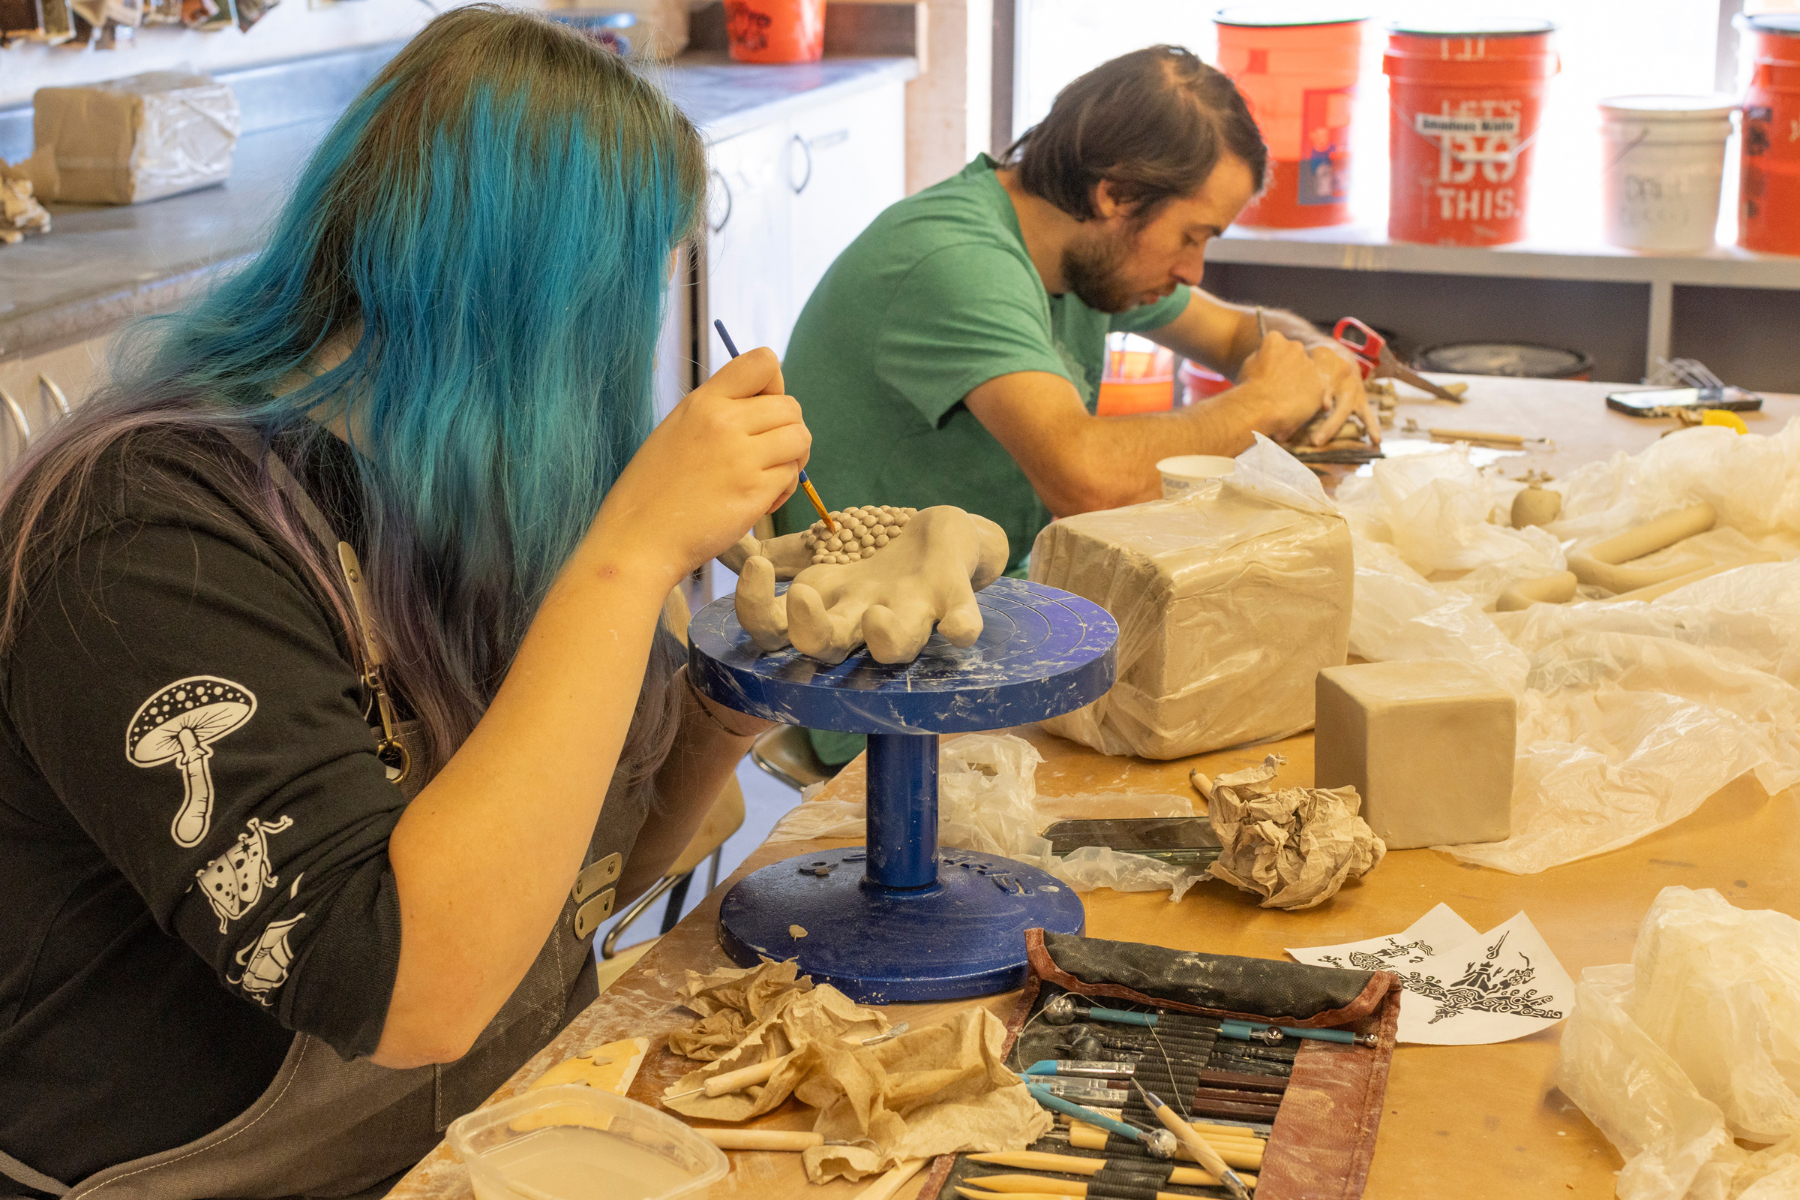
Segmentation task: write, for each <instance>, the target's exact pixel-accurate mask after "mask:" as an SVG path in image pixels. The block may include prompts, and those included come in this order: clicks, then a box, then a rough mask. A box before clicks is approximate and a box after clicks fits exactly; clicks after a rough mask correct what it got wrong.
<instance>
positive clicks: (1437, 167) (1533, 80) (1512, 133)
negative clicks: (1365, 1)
mask: <svg viewBox="0 0 1800 1200" xmlns="http://www.w3.org/2000/svg"><path fill="white" fill-rule="evenodd" d="M1555 28H1556V26H1555V25H1554V24H1553V23H1552V22H1550V21H1544V20H1538V19H1536V18H1531V17H1525V18H1511V17H1498V18H1494V19H1491V20H1480V19H1476V20H1470V21H1460V22H1459V21H1445V22H1430V21H1410V22H1399V21H1396V22H1395V23H1393V24H1392V25H1389V26H1388V49H1387V54H1386V55H1385V56H1384V57H1383V59H1382V67H1381V69H1382V70H1383V71H1384V72H1386V74H1387V76H1388V161H1389V164H1390V166H1389V169H1390V171H1391V173H1392V174H1391V180H1390V188H1389V195H1388V236H1389V237H1390V238H1392V239H1394V240H1395V241H1399V242H1422V243H1425V244H1427V245H1436V246H1497V245H1501V244H1503V243H1506V242H1516V241H1518V240H1520V239H1521V238H1523V237H1524V236H1525V212H1526V203H1527V199H1528V191H1529V185H1530V182H1531V161H1532V152H1531V151H1532V144H1533V143H1534V142H1535V141H1536V140H1537V132H1538V116H1539V113H1540V112H1541V111H1542V109H1543V104H1544V92H1545V90H1546V89H1547V88H1548V87H1549V84H1550V77H1551V76H1552V75H1554V74H1556V71H1557V60H1556V52H1555V51H1554V50H1552V49H1551V48H1550V34H1551V31H1552V30H1554V29H1555Z"/></svg>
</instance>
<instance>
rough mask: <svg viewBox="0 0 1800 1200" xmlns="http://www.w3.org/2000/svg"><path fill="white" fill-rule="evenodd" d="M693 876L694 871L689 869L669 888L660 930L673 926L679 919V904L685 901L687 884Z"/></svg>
mask: <svg viewBox="0 0 1800 1200" xmlns="http://www.w3.org/2000/svg"><path fill="white" fill-rule="evenodd" d="M693 878H694V873H693V872H692V871H689V872H688V873H687V874H686V875H683V876H680V877H679V878H677V879H676V880H675V886H674V887H672V888H670V889H669V906H668V907H667V908H665V909H663V920H662V931H663V932H664V933H667V932H669V930H671V929H673V928H675V925H676V923H677V922H678V921H680V920H681V906H682V905H683V904H685V903H687V894H688V884H689V883H690V882H692V880H693Z"/></svg>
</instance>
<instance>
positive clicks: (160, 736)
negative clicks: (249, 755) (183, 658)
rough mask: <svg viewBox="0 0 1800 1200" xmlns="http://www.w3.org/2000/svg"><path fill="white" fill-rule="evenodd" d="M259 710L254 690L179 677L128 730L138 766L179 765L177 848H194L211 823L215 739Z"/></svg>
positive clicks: (128, 748) (173, 829) (128, 751)
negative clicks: (253, 693) (208, 761)
mask: <svg viewBox="0 0 1800 1200" xmlns="http://www.w3.org/2000/svg"><path fill="white" fill-rule="evenodd" d="M255 712H256V697H255V696H254V695H252V694H251V692H250V689H248V688H246V687H242V686H240V685H238V684H235V683H233V682H231V680H229V679H219V678H217V677H216V676H212V675H191V676H189V677H188V678H186V679H177V680H176V681H175V682H174V683H171V684H169V685H168V686H167V687H165V688H163V689H162V690H161V691H159V692H157V693H156V694H155V695H154V696H152V697H150V698H149V699H148V700H146V701H144V703H143V706H142V707H140V708H139V709H138V710H137V715H136V716H134V717H132V718H131V724H130V725H129V726H128V727H127V728H126V732H125V757H126V758H128V759H130V760H131V762H132V763H133V764H135V765H136V766H140V767H156V766H161V765H162V764H163V763H166V762H172V763H174V764H176V765H177V766H178V767H180V768H181V811H179V812H177V813H176V814H175V820H174V822H173V823H172V824H171V825H170V826H169V836H171V837H173V838H174V839H175V844H176V845H178V846H195V845H198V844H199V843H200V839H201V838H204V837H205V836H206V831H207V829H209V828H210V827H211V826H212V802H213V781H212V769H211V768H210V767H209V766H208V765H207V760H209V759H210V758H212V755H213V752H212V743H214V742H216V741H218V740H219V739H220V738H222V737H224V736H225V735H226V734H228V733H230V732H231V731H232V730H234V729H237V728H238V727H239V726H241V725H243V724H244V722H246V721H248V720H249V719H250V717H251V715H252V714H254V713H255Z"/></svg>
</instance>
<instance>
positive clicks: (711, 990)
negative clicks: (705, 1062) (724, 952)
mask: <svg viewBox="0 0 1800 1200" xmlns="http://www.w3.org/2000/svg"><path fill="white" fill-rule="evenodd" d="M812 985H813V984H812V977H811V976H809V975H801V974H800V963H799V961H798V960H797V959H792V958H790V959H788V960H787V961H786V962H776V961H775V960H773V959H768V958H765V959H763V961H762V962H761V964H759V965H758V966H754V967H743V968H739V967H722V968H720V969H719V970H717V971H713V972H711V973H709V974H706V975H702V974H701V973H700V972H698V971H689V972H688V973H687V982H686V983H684V984H683V985H682V987H681V995H682V1003H683V1004H685V1005H687V1007H689V1008H691V1009H693V1010H694V1011H695V1012H697V1013H699V1014H700V1018H701V1019H700V1020H698V1021H696V1022H694V1023H693V1024H692V1025H689V1026H688V1027H687V1028H685V1029H677V1030H676V1031H675V1032H673V1033H671V1034H670V1035H669V1049H671V1050H673V1051H674V1052H675V1053H677V1054H680V1055H683V1056H684V1057H687V1058H698V1059H717V1058H723V1057H724V1056H726V1055H727V1054H730V1053H731V1051H732V1050H733V1049H735V1048H736V1047H737V1045H738V1044H739V1043H740V1042H742V1041H743V1040H744V1035H745V1034H746V1033H748V1032H749V1030H750V1027H751V1026H752V1025H756V1024H758V1023H760V1022H762V1021H765V1020H767V1019H768V1018H769V1017H771V1016H774V1015H776V1014H777V1013H779V1012H780V1011H781V1009H782V1008H783V1007H784V1006H785V1005H787V1004H788V1002H789V1001H791V1000H793V999H794V998H795V997H796V996H799V995H802V994H804V993H806V992H810V991H811V990H812ZM753 1061H760V1060H754V1059H745V1060H744V1061H742V1062H740V1063H739V1064H738V1066H740V1067H747V1066H749V1065H750V1063H751V1062H753Z"/></svg>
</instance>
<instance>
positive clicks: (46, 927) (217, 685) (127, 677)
mask: <svg viewBox="0 0 1800 1200" xmlns="http://www.w3.org/2000/svg"><path fill="white" fill-rule="evenodd" d="M320 442H321V445H320V446H319V448H318V449H317V450H316V451H315V452H314V456H313V458H312V460H311V461H307V462H300V463H295V464H294V466H295V470H296V473H297V474H298V475H299V476H300V478H301V479H302V481H303V482H304V483H305V484H306V486H307V489H308V491H309V492H311V493H312V494H313V496H314V498H315V499H317V500H319V501H320V503H321V505H322V506H323V507H325V508H326V511H327V513H328V514H329V516H330V517H331V519H332V520H333V522H334V524H336V525H337V528H338V531H339V533H340V535H341V536H344V537H345V539H346V540H348V541H350V542H351V543H352V544H353V545H354V544H356V542H357V541H358V540H359V539H358V536H357V533H356V530H357V528H358V526H359V522H358V519H357V518H358V516H359V514H358V513H357V512H356V511H355V506H354V501H353V500H349V499H348V497H351V496H353V495H354V491H353V489H349V488H346V487H344V486H342V481H343V480H344V479H345V478H346V473H347V472H348V471H349V470H351V469H353V465H352V464H351V463H350V462H349V459H348V455H349V451H348V449H347V448H345V447H343V446H341V445H340V444H338V443H337V442H336V440H335V439H332V438H324V439H320ZM237 454H238V451H236V450H234V449H232V448H230V447H229V446H228V445H226V444H225V443H224V442H223V441H222V440H219V441H217V442H214V441H213V439H211V438H210V437H189V438H186V439H182V440H178V441H176V442H170V441H169V440H168V439H167V438H166V437H165V438H164V440H163V441H162V443H160V444H153V445H150V446H143V445H139V446H136V447H135V448H131V449H128V450H117V449H116V450H115V451H114V452H112V453H110V454H109V455H108V456H107V457H106V458H105V459H104V460H103V461H102V462H101V464H100V466H99V468H98V470H97V472H96V474H95V476H94V488H95V493H94V494H95V495H96V496H98V497H101V498H102V500H103V503H101V504H100V505H99V507H98V509H97V511H101V512H103V514H104V515H103V516H102V517H100V518H97V519H95V520H94V521H93V523H92V524H91V525H90V526H88V532H87V534H86V536H85V537H84V538H83V540H82V541H81V543H80V544H79V547H78V549H77V551H76V552H74V553H71V554H69V555H67V556H65V557H64V558H63V559H62V560H61V561H60V562H59V563H57V564H56V565H55V566H54V567H53V568H52V569H51V570H50V571H49V572H48V574H47V575H45V576H44V577H43V579H42V580H41V581H40V582H39V583H37V584H36V586H35V587H34V588H33V590H32V593H31V597H30V602H29V617H28V619H27V621H26V624H25V626H24V629H23V632H22V635H21V637H20V638H19V640H18V642H17V645H16V647H15V649H14V651H13V653H12V655H11V656H10V658H9V659H8V660H7V661H6V662H5V663H4V664H0V666H3V669H4V676H3V678H0V1150H4V1151H6V1152H7V1153H9V1154H11V1155H13V1156H14V1157H16V1158H18V1159H21V1160H22V1161H24V1162H25V1163H27V1164H29V1165H31V1166H33V1167H35V1168H37V1169H38V1170H40V1171H43V1172H45V1173H47V1174H49V1175H51V1176H53V1177H55V1178H59V1179H62V1180H63V1181H65V1182H73V1181H75V1180H79V1179H81V1178H83V1177H84V1176H87V1175H89V1174H91V1173H93V1172H94V1171H96V1170H100V1169H102V1168H104V1167H107V1166H110V1165H113V1164H115V1163H119V1162H123V1161H126V1160H129V1159H131V1158H135V1157H138V1156H140V1155H144V1154H149V1153H154V1152H157V1151H161V1150H165V1149H168V1148H171V1147H174V1146H178V1145H181V1144H182V1143H184V1142H187V1141H190V1140H192V1139H194V1138H196V1137H199V1136H201V1135H202V1134H204V1133H206V1132H208V1131H209V1130H211V1129H214V1128H216V1127H217V1126H219V1125H221V1124H223V1123H225V1122H226V1121H228V1120H230V1119H231V1118H232V1117H233V1116H235V1115H237V1114H238V1113H239V1112H241V1111H242V1110H243V1109H245V1108H246V1107H248V1106H249V1105H250V1104H251V1103H252V1102H253V1101H254V1100H255V1099H256V1097H257V1096H258V1095H259V1094H260V1093H261V1092H262V1091H263V1089H264V1088H265V1087H266V1086H267V1084H268V1083H269V1082H270V1081H271V1080H272V1079H273V1078H274V1075H275V1072H276V1070H277V1068H278V1067H279V1066H280V1064H281V1061H282V1058H283V1056H284V1055H285V1054H286V1052H287V1049H288V1045H289V1043H290V1042H291V1041H292V1038H293V1033H294V1031H296V1030H299V1031H304V1032H306V1033H311V1034H314V1035H316V1036H318V1037H320V1038H322V1039H324V1040H325V1041H326V1042H327V1043H329V1044H330V1045H331V1046H333V1047H334V1048H335V1049H337V1051H338V1052H339V1053H340V1054H343V1055H344V1056H346V1057H349V1056H353V1055H357V1054H367V1053H369V1052H371V1051H372V1050H373V1049H374V1047H375V1044H376V1042H377V1041H378V1040H379V1037H380V1033H381V1026H382V1022H383V1020H384V1018H385V1014H386V1011H387V1004H388V999H389V996H390V994H391V992H392V990H393V983H394V975H395V971H396V969H397V966H398V963H399V954H400V916H399V905H398V899H397V895H396V891H395V885H394V876H393V871H392V869H391V867H390V866H389V864H388V858H387V842H388V836H389V834H390V832H391V831H392V830H393V828H394V825H395V823H396V822H397V821H398V820H399V817H400V813H401V810H402V808H403V807H404V803H403V800H402V798H401V794H400V790H399V788H397V787H396V786H395V785H394V784H393V783H391V782H389V780H388V778H387V774H386V771H385V768H384V767H383V765H382V763H381V762H380V760H379V759H377V758H376V756H375V752H374V751H375V741H374V739H373V737H372V736H371V732H370V724H369V719H368V716H367V709H366V703H365V701H366V698H365V696H364V694H363V689H362V687H361V684H360V681H359V679H358V676H357V673H356V670H355V668H354V667H353V666H352V665H351V660H350V657H349V647H348V645H347V643H346V636H347V635H346V633H345V631H344V630H343V629H342V628H341V626H340V624H339V622H338V621H337V619H336V618H335V616H334V615H333V614H332V612H331V610H330V609H329V608H328V607H327V606H326V604H325V602H324V600H323V599H322V597H321V596H320V595H319V593H318V592H317V590H316V588H315V587H314V585H312V584H311V583H309V581H308V579H307V577H306V574H305V570H304V567H303V566H302V565H301V564H300V563H299V562H298V561H295V560H291V559H290V558H288V557H286V556H284V554H283V553H282V552H280V551H278V550H276V549H275V548H274V547H273V545H272V544H271V543H270V541H269V540H268V539H267V538H266V537H264V536H261V535H259V534H258V533H257V532H256V531H255V530H254V528H253V526H252V524H251V520H250V518H249V516H248V515H247V514H245V513H244V512H241V511H239V509H238V508H237V507H235V506H234V505H233V503H232V501H231V500H230V499H229V498H227V496H226V495H224V494H223V493H222V492H221V491H219V490H218V489H217V488H216V487H215V486H214V485H213V484H212V483H211V482H209V477H212V476H215V475H216V472H214V471H212V470H210V469H209V465H208V464H219V463H224V462H225V461H227V460H229V459H230V458H231V457H232V456H234V455H237ZM240 461H241V460H240Z"/></svg>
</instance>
